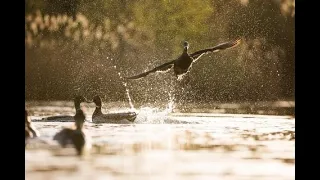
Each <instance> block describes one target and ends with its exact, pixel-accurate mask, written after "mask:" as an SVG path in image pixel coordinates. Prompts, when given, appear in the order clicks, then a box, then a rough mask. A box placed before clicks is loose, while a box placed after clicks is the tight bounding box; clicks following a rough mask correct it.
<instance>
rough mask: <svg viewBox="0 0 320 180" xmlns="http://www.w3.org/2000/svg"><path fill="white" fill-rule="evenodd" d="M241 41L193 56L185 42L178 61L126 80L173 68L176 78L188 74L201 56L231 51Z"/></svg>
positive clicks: (215, 47)
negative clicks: (225, 50)
mask: <svg viewBox="0 0 320 180" xmlns="http://www.w3.org/2000/svg"><path fill="white" fill-rule="evenodd" d="M240 41H241V39H237V40H234V41H229V42H225V43H221V44H218V45H217V46H214V47H211V48H207V49H203V50H199V51H196V52H194V53H192V54H189V53H188V48H189V43H188V42H187V41H185V42H184V44H183V46H184V51H183V53H182V54H181V56H180V57H179V58H178V59H175V60H173V61H170V62H167V63H164V64H162V65H160V66H157V67H155V68H153V69H152V70H150V71H146V72H144V73H141V74H138V75H135V76H131V77H126V79H139V78H142V77H145V76H147V75H148V74H150V73H154V72H160V71H168V70H170V69H171V68H172V67H173V70H174V74H175V76H179V75H183V74H185V73H187V72H188V71H189V69H190V68H191V66H192V63H194V62H196V61H197V60H198V59H200V57H201V56H203V55H205V54H208V53H211V52H218V51H220V50H224V49H229V48H232V47H235V46H237V45H238V44H240Z"/></svg>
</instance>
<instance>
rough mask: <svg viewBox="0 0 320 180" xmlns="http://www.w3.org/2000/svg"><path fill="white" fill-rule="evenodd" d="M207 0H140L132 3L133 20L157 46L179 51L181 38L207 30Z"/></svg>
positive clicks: (208, 2)
mask: <svg viewBox="0 0 320 180" xmlns="http://www.w3.org/2000/svg"><path fill="white" fill-rule="evenodd" d="M212 13H213V8H212V6H211V1H209V0H203V1H193V0H175V1H170V0H164V1H158V0H141V1H137V2H136V3H135V4H134V6H133V14H134V17H135V23H136V25H137V26H138V28H139V29H140V30H142V31H143V32H145V33H146V34H148V35H149V39H150V40H152V41H154V43H155V44H157V46H160V47H161V46H165V47H167V48H168V49H171V50H173V51H174V52H175V55H176V54H177V53H178V52H180V51H181V44H182V41H183V40H196V39H199V37H202V36H203V34H205V33H206V32H207V30H208V26H207V24H206V21H207V19H208V18H209V17H210V15H211V14H212Z"/></svg>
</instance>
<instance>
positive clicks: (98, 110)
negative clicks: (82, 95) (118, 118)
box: [92, 106, 102, 117]
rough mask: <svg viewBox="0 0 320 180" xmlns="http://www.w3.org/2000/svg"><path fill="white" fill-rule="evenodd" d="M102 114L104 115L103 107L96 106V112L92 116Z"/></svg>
mask: <svg viewBox="0 0 320 180" xmlns="http://www.w3.org/2000/svg"><path fill="white" fill-rule="evenodd" d="M100 114H102V111H101V106H96V109H95V110H94V112H93V114H92V117H95V116H97V115H100Z"/></svg>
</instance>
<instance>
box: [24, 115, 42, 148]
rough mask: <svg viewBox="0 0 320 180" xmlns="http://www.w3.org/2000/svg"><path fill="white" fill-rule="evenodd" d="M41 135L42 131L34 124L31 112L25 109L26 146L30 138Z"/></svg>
mask: <svg viewBox="0 0 320 180" xmlns="http://www.w3.org/2000/svg"><path fill="white" fill-rule="evenodd" d="M39 136H40V133H39V132H38V131H37V130H36V128H35V127H34V126H33V125H32V123H31V119H30V117H29V113H28V111H27V110H25V146H26V145H27V141H28V139H29V138H36V137H39Z"/></svg>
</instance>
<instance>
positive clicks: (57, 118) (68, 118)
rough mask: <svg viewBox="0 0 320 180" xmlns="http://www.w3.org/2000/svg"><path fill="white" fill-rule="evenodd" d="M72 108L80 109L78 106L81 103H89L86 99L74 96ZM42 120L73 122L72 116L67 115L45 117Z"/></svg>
mask: <svg viewBox="0 0 320 180" xmlns="http://www.w3.org/2000/svg"><path fill="white" fill-rule="evenodd" d="M73 101H74V108H75V109H76V111H77V110H79V109H80V104H81V103H82V102H87V103H90V101H87V99H86V98H85V97H83V96H76V97H75V98H74V100H73ZM42 120H45V121H60V122H70V121H71V122H72V121H74V116H68V115H59V116H49V117H45V118H42Z"/></svg>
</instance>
